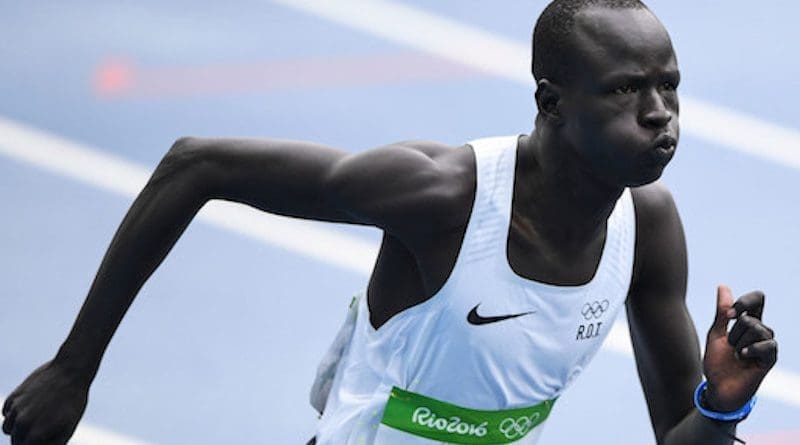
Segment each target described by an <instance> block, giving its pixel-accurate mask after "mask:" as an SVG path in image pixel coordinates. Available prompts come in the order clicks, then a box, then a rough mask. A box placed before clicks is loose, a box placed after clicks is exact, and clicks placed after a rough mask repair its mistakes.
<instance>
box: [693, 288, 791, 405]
mask: <svg viewBox="0 0 800 445" xmlns="http://www.w3.org/2000/svg"><path fill="white" fill-rule="evenodd" d="M763 311H764V294H763V293H762V292H760V291H754V292H750V293H748V294H745V295H744V296H742V297H741V298H739V300H737V301H736V303H734V302H733V294H732V293H731V290H730V289H729V288H728V287H727V286H720V287H719V288H718V289H717V315H716V317H715V319H714V324H713V325H712V326H711V329H710V330H709V331H708V341H707V343H706V354H705V357H704V358H703V372H704V373H705V375H706V378H708V389H707V390H706V391H707V393H706V402H707V404H708V406H706V408H708V409H711V410H714V411H718V412H731V411H735V410H737V409H739V408H741V407H742V406H743V405H744V404H745V403H747V401H748V400H750V398H751V397H753V395H755V393H756V390H757V389H758V387H759V385H761V381H762V380H764V377H765V376H766V375H767V372H769V370H770V369H771V368H772V366H773V365H775V362H776V361H777V359H778V343H777V342H776V341H775V338H774V337H775V333H774V331H773V330H772V329H770V328H768V327H767V326H766V325H765V324H764V323H762V322H761V314H762V312H763ZM734 319H735V320H736V323H734V325H733V328H732V329H731V331H730V332H728V322H729V321H730V320H734Z"/></svg>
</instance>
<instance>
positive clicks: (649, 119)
mask: <svg viewBox="0 0 800 445" xmlns="http://www.w3.org/2000/svg"><path fill="white" fill-rule="evenodd" d="M671 120H672V111H670V109H669V108H667V106H666V104H665V103H664V97H663V96H662V95H661V93H660V92H659V91H658V90H657V89H654V90H650V91H648V92H647V93H646V96H645V97H644V98H643V99H642V109H641V112H640V113H639V121H640V124H641V125H642V126H644V127H647V128H664V127H666V126H667V124H668V123H669V122H670V121H671Z"/></svg>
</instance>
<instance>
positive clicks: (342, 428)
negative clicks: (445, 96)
mask: <svg viewBox="0 0 800 445" xmlns="http://www.w3.org/2000/svg"><path fill="white" fill-rule="evenodd" d="M532 68H533V75H534V77H535V79H536V82H537V89H536V103H537V106H538V111H539V113H538V115H537V117H536V125H535V128H534V130H533V131H532V133H531V134H530V135H524V136H511V137H499V138H488V139H481V140H477V141H473V142H471V143H469V144H467V145H466V146H464V147H458V148H454V147H448V146H445V145H441V144H437V143H433V142H402V143H397V144H393V145H389V146H385V147H381V148H378V149H375V150H371V151H368V152H365V153H359V154H349V153H348V152H346V151H341V150H337V149H334V148H330V147H325V146H321V145H315V144H309V143H304V142H290V141H278V140H245V139H192V138H186V139H181V140H179V141H178V142H176V143H175V145H174V146H173V147H172V149H170V151H169V152H168V153H167V154H166V156H165V157H164V159H163V160H162V162H161V163H160V164H159V166H158V167H157V169H156V171H155V172H154V174H153V176H152V178H151V179H150V181H149V182H148V184H147V185H146V186H145V188H144V190H142V192H141V194H140V195H139V197H138V198H137V199H136V201H135V202H134V203H133V206H132V207H131V209H130V210H129V212H128V214H127V216H126V217H125V219H124V221H123V222H122V224H121V226H120V228H119V230H118V231H117V233H116V235H115V236H114V239H113V241H112V243H111V246H110V247H109V249H108V252H107V253H106V256H105V258H104V259H103V262H102V264H101V266H100V270H99V272H98V274H97V277H96V279H95V281H94V283H93V284H92V287H91V289H90V291H89V294H88V297H87V299H86V302H85V303H84V305H83V308H82V309H81V311H80V314H79V315H78V318H77V320H76V322H75V324H74V326H73V328H72V330H71V332H70V334H69V336H68V337H67V339H66V341H65V342H64V344H63V345H62V346H61V348H60V349H59V351H58V353H57V354H56V356H55V357H54V359H53V360H51V361H50V362H48V363H46V364H44V365H43V366H41V367H40V368H38V369H37V370H36V371H34V372H33V374H32V375H31V376H30V377H28V379H26V380H25V381H24V382H23V383H22V384H21V385H20V386H19V387H18V388H17V389H16V390H15V391H14V392H13V393H12V394H11V395H10V396H9V398H8V399H7V400H6V403H5V404H4V406H3V414H4V415H5V416H6V420H5V423H4V424H3V431H4V432H6V433H7V434H10V435H11V438H12V439H11V440H12V443H13V444H15V445H34V444H63V443H65V442H66V441H67V439H68V438H69V437H70V436H71V435H72V433H73V431H74V429H75V428H76V426H77V424H78V421H79V419H80V417H81V415H82V414H83V411H84V409H85V406H86V401H87V394H88V390H89V386H90V384H91V382H92V380H93V378H94V376H95V374H96V372H97V369H98V367H99V365H100V361H101V358H102V356H103V353H104V351H105V349H106V347H107V346H108V343H109V341H110V340H111V337H112V335H113V334H114V332H115V330H116V328H117V326H118V325H119V323H120V321H121V320H122V318H123V316H124V314H125V312H126V310H127V309H128V307H129V305H130V304H131V302H132V301H133V299H134V297H135V296H136V294H137V292H138V290H139V289H140V288H141V286H142V285H143V284H144V282H145V280H147V278H148V277H149V276H150V275H151V274H152V273H153V271H154V270H155V269H156V268H157V267H158V265H159V264H160V263H161V261H162V260H163V259H164V257H165V256H166V255H167V253H168V252H169V250H170V249H171V248H172V246H173V245H174V243H175V242H176V240H177V239H178V237H179V236H180V235H181V233H182V232H183V230H184V229H185V228H186V226H187V225H188V224H189V223H190V221H191V220H192V218H193V217H194V215H195V214H196V213H197V211H198V210H199V209H200V208H201V207H202V206H203V205H204V204H205V203H206V202H208V201H209V200H212V199H224V200H230V201H236V202H241V203H246V204H249V205H251V206H254V207H256V208H259V209H261V210H264V211H267V212H271V213H276V214H281V215H288V216H294V217H300V218H306V219H315V220H320V221H335V222H347V223H352V224H365V225H373V226H376V227H380V228H381V229H382V230H383V232H384V237H383V243H382V245H381V250H380V254H379V256H378V259H377V262H376V265H375V269H374V271H373V274H372V276H371V278H370V281H369V286H368V287H367V291H366V294H365V296H364V297H363V298H361V299H358V300H356V301H355V302H354V303H353V305H352V308H351V312H350V316H349V317H348V323H347V325H346V328H345V329H344V330H343V331H342V332H341V334H340V338H339V340H340V341H339V347H338V348H335V349H334V351H333V356H334V363H333V365H332V366H331V368H330V372H329V373H328V375H327V377H331V378H332V381H330V382H329V383H330V385H329V386H328V387H327V388H326V389H325V390H324V391H322V392H321V394H317V395H318V396H319V395H321V397H320V398H319V399H318V402H319V407H320V408H321V409H322V411H323V415H322V417H321V421H320V425H319V428H318V432H317V435H316V442H317V443H318V444H320V445H322V444H325V445H329V444H333V445H343V444H381V445H393V444H401V443H402V444H430V443H469V444H498V443H512V442H513V443H525V444H533V443H535V442H536V441H537V438H538V437H539V435H540V434H541V431H542V424H543V423H544V422H545V420H546V419H547V417H548V415H549V414H550V411H551V409H552V408H553V405H554V404H555V403H556V399H557V398H558V397H559V395H560V394H561V393H562V392H563V391H564V389H565V388H566V387H567V386H568V385H569V384H570V383H571V382H572V381H573V380H574V379H575V378H576V377H577V376H578V375H579V374H580V372H581V371H582V369H584V367H585V366H587V364H588V362H589V361H590V360H591V358H592V357H593V355H594V353H595V352H596V351H597V350H598V348H599V347H600V345H601V343H602V340H603V339H604V338H605V336H606V335H607V334H608V332H609V328H610V326H611V324H612V322H613V320H614V318H615V315H616V314H617V312H618V311H619V310H620V309H621V308H622V307H623V306H625V308H626V311H627V315H628V321H629V325H630V330H631V337H632V340H633V347H634V351H635V355H636V362H637V366H638V370H639V375H640V378H641V383H642V387H643V389H644V392H645V396H646V399H647V403H648V407H649V410H650V416H651V420H652V425H653V429H654V432H655V436H656V439H657V441H658V443H660V444H682V445H685V444H703V445H709V444H730V443H732V441H733V440H735V439H734V438H735V429H736V425H737V423H738V422H739V421H741V420H743V419H744V418H745V417H746V416H747V414H748V413H749V412H750V410H751V409H752V406H753V404H752V400H753V397H754V395H755V392H756V390H757V388H758V386H759V385H760V383H761V381H762V380H763V378H764V376H765V375H766V374H767V372H768V371H769V369H770V368H771V367H772V366H773V365H774V364H775V361H776V358H777V343H776V342H775V340H774V335H773V332H772V330H771V329H770V328H768V327H767V326H765V325H764V324H763V323H762V322H761V315H762V310H763V306H764V296H763V294H761V293H760V292H751V293H749V294H746V295H744V296H743V297H741V298H740V299H739V300H738V301H737V302H736V303H734V302H733V298H732V295H731V291H730V290H729V289H728V288H726V287H724V286H721V287H720V288H719V289H718V292H717V312H716V317H715V320H714V321H713V323H712V326H711V329H710V330H709V332H708V341H707V346H706V351H705V355H704V357H703V359H702V361H701V360H700V351H699V346H698V341H697V335H696V333H695V329H694V326H693V323H692V320H691V319H690V317H689V314H688V312H687V309H686V306H685V302H684V300H685V293H686V276H687V263H686V247H685V241H684V235H683V230H682V227H681V222H680V218H679V216H678V213H677V210H676V208H675V205H674V203H673V200H672V198H671V196H670V194H669V192H668V191H667V190H666V189H665V188H664V187H663V186H662V185H660V184H658V183H657V182H655V181H656V180H657V179H658V178H659V177H660V176H661V174H662V172H663V169H664V168H665V166H666V165H667V163H668V162H669V161H670V159H671V158H672V156H673V154H674V152H675V148H676V146H677V142H678V96H677V92H676V89H677V87H678V83H679V77H680V76H679V72H678V66H677V62H676V58H675V54H674V51H673V48H672V44H671V42H670V39H669V36H668V34H667V31H666V30H665V29H664V27H663V26H662V25H661V23H660V22H659V21H658V19H657V18H656V17H655V16H654V15H653V14H652V13H651V12H650V11H649V10H648V9H647V8H646V7H645V6H644V5H643V4H641V3H640V2H639V1H637V0H556V1H554V2H553V3H551V4H550V5H549V6H548V7H547V9H546V10H545V11H544V12H543V13H542V15H541V17H540V18H539V20H538V21H537V24H536V28H535V31H534V38H533V66H532ZM732 320H735V323H734V324H733V328H732V329H731V330H730V331H728V329H727V326H728V324H729V321H732ZM323 371H324V370H323ZM324 373H325V372H323V374H324ZM703 374H705V378H706V379H707V381H703ZM323 377H325V375H323Z"/></svg>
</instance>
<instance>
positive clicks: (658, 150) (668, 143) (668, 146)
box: [650, 134, 678, 166]
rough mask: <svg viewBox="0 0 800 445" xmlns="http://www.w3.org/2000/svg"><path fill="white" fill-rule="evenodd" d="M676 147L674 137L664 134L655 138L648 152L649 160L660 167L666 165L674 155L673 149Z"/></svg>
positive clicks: (676, 141)
mask: <svg viewBox="0 0 800 445" xmlns="http://www.w3.org/2000/svg"><path fill="white" fill-rule="evenodd" d="M677 145H678V140H677V139H675V138H674V137H672V136H670V135H668V134H664V135H661V136H659V137H657V138H656V140H655V141H654V142H653V145H652V148H653V149H652V150H650V156H651V159H652V160H653V161H654V162H655V163H656V164H660V165H662V166H663V165H667V163H669V161H670V160H671V159H672V156H674V155H675V147H676V146H677Z"/></svg>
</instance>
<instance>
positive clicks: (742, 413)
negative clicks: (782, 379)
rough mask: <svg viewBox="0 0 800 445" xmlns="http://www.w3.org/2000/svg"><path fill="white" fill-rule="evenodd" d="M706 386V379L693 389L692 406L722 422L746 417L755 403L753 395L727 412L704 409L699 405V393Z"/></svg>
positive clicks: (701, 392)
mask: <svg viewBox="0 0 800 445" xmlns="http://www.w3.org/2000/svg"><path fill="white" fill-rule="evenodd" d="M707 386H708V382H707V381H703V382H701V383H700V384H699V385H697V389H696V390H695V391H694V406H696V407H697V410H698V411H700V414H702V415H704V416H706V417H708V418H709V419H714V420H721V421H723V422H738V421H740V420H743V419H744V418H745V417H747V416H748V415H749V414H750V411H752V410H753V406H755V404H756V400H757V397H756V396H753V398H752V399H750V400H748V401H747V403H745V404H744V406H743V407H741V408H739V409H737V410H736V411H731V412H729V413H718V412H716V411H711V410H708V409H705V408H703V407H702V406H701V405H700V395H701V394H703V391H705V389H706V387H707Z"/></svg>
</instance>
